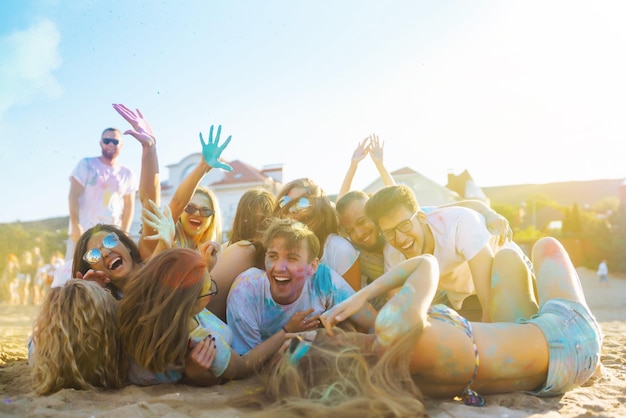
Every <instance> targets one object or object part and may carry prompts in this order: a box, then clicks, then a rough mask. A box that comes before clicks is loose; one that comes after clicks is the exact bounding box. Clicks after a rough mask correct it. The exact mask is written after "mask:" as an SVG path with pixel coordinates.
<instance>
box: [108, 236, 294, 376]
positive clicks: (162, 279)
mask: <svg viewBox="0 0 626 418" xmlns="http://www.w3.org/2000/svg"><path fill="white" fill-rule="evenodd" d="M127 289H128V293H127V294H126V295H125V297H124V299H122V301H121V302H120V307H119V321H118V323H119V333H120V341H121V343H122V346H123V349H124V351H125V352H126V354H127V355H128V358H129V359H130V372H129V378H130V381H131V382H132V383H134V384H138V385H154V384H159V383H171V382H178V381H184V382H188V383H191V384H195V385H200V386H208V385H211V384H215V383H219V382H220V381H223V380H224V379H227V380H228V379H238V378H243V377H246V376H248V375H250V374H252V373H253V372H254V371H255V370H256V368H257V367H258V366H260V365H261V364H262V363H263V362H265V360H267V359H268V358H269V357H271V356H272V355H273V354H274V353H275V352H276V351H277V350H278V349H279V348H280V346H281V345H282V344H283V343H284V342H285V340H286V339H287V337H288V336H289V335H288V334H286V333H285V331H283V330H280V331H279V332H278V333H276V334H274V335H273V336H272V337H270V338H269V339H267V340H266V341H264V342H263V343H261V344H259V345H258V346H257V347H255V348H254V349H252V350H250V352H248V353H247V354H246V355H245V356H239V354H237V353H236V352H235V351H233V349H232V348H231V346H230V344H231V341H232V331H231V330H230V328H228V326H227V325H226V324H225V323H223V322H222V321H221V320H220V319H219V318H218V317H217V316H215V315H213V314H212V313H211V312H210V311H208V310H207V309H206V308H205V306H206V304H207V303H208V302H209V301H210V299H211V298H212V297H213V296H214V295H215V294H217V292H218V289H217V284H216V283H215V281H213V280H212V279H211V276H210V275H209V273H208V269H207V264H206V262H205V261H204V259H203V257H202V256H201V255H200V254H199V253H198V252H196V251H194V250H190V249H183V248H173V249H169V250H165V251H163V252H161V253H159V254H158V255H156V256H154V257H153V258H152V259H150V261H149V262H148V263H147V264H146V266H145V267H144V268H143V269H142V270H141V271H140V272H139V273H138V274H137V275H136V276H134V277H132V278H131V279H130V280H129V283H128V287H127ZM292 328H293V327H292Z"/></svg>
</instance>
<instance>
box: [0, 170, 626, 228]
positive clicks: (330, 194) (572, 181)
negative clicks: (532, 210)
mask: <svg viewBox="0 0 626 418" xmlns="http://www.w3.org/2000/svg"><path fill="white" fill-rule="evenodd" d="M393 171H395V170H393ZM420 174H421V173H420ZM469 174H470V175H471V174H472V173H469ZM431 180H432V179H431ZM374 181H376V179H374V180H373V181H372V182H371V183H373V182H374ZM602 181H625V182H626V177H619V178H602V179H589V180H571V181H551V182H546V183H519V184H503V185H498V186H485V187H481V186H480V185H479V186H478V187H480V189H481V190H483V191H484V190H486V189H495V188H507V187H522V186H547V185H558V184H571V183H592V182H602ZM438 184H439V183H438ZM441 186H444V187H445V186H446V185H445V184H441ZM327 195H328V196H336V195H337V193H336V192H335V193H327ZM616 197H619V196H616ZM498 203H501V202H498ZM135 210H141V208H140V207H139V208H138V207H137V206H135ZM61 218H69V212H68V213H67V214H65V215H52V216H48V217H45V218H38V219H16V220H14V221H8V222H7V221H2V222H0V224H14V223H30V222H39V221H46V220H50V219H61Z"/></svg>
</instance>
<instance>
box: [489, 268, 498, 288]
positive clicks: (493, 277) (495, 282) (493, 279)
mask: <svg viewBox="0 0 626 418" xmlns="http://www.w3.org/2000/svg"><path fill="white" fill-rule="evenodd" d="M498 283H500V273H498V272H496V273H493V274H492V275H491V288H494V287H496V286H497V285H498Z"/></svg>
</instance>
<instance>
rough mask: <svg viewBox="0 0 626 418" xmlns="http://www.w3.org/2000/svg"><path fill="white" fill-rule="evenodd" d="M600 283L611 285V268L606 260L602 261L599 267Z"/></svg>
mask: <svg viewBox="0 0 626 418" xmlns="http://www.w3.org/2000/svg"><path fill="white" fill-rule="evenodd" d="M598 282H599V283H600V285H605V286H608V285H609V267H608V266H607V264H606V260H602V261H601V262H600V264H599V265H598Z"/></svg>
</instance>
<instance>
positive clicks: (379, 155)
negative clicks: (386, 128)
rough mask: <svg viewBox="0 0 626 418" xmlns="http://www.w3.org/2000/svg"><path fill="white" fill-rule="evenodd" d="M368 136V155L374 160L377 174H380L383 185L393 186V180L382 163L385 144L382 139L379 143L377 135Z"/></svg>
mask: <svg viewBox="0 0 626 418" xmlns="http://www.w3.org/2000/svg"><path fill="white" fill-rule="evenodd" d="M370 138H371V140H370V146H369V153H370V157H371V158H372V161H373V162H374V165H375V166H376V169H377V170H378V174H380V178H381V179H382V181H383V184H384V185H385V187H387V186H395V184H396V182H395V180H394V179H393V177H391V174H390V173H389V171H387V168H386V167H385V164H383V148H384V146H385V142H384V141H383V143H382V144H381V143H380V141H379V140H378V135H372V136H370Z"/></svg>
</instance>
